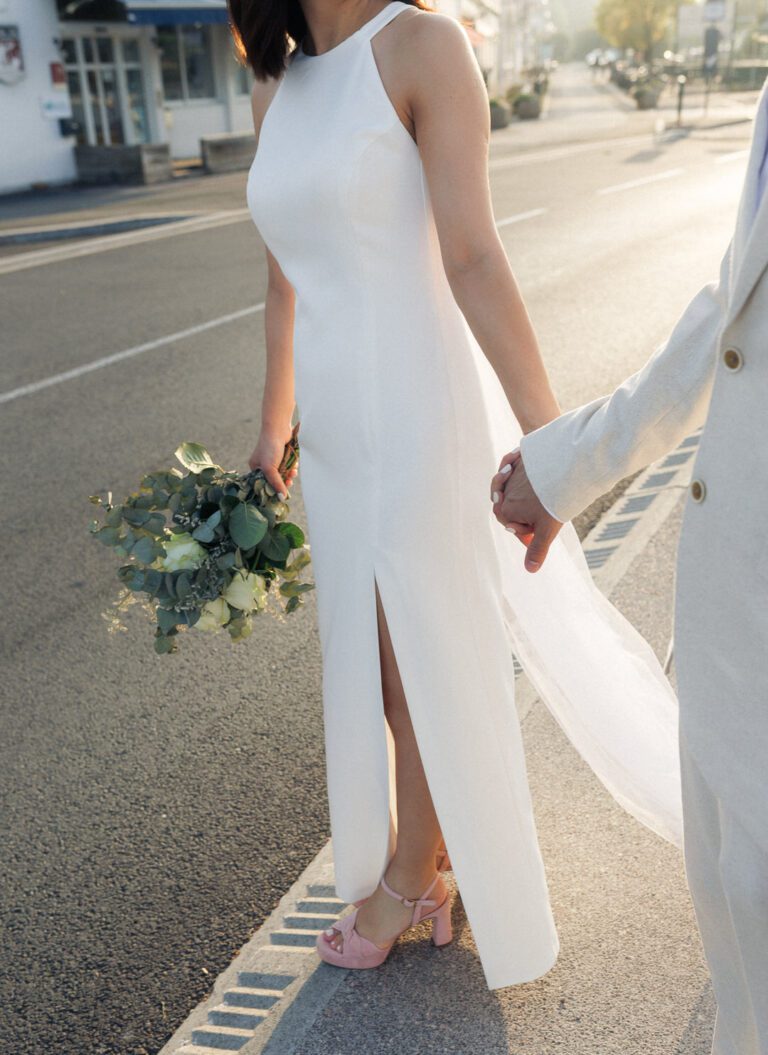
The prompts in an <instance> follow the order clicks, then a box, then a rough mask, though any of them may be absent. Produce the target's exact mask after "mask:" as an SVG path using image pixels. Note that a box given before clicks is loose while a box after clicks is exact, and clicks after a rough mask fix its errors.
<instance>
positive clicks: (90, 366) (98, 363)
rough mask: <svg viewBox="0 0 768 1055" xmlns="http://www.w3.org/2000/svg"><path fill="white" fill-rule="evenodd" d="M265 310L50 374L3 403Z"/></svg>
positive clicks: (5, 396)
mask: <svg viewBox="0 0 768 1055" xmlns="http://www.w3.org/2000/svg"><path fill="white" fill-rule="evenodd" d="M263 310H264V305H263V304H254V305H252V306H251V307H250V308H241V309H240V311H232V312H230V313H229V314H228V315H220V316H219V317H218V318H216V319H210V320H209V321H208V322H201V323H199V324H198V325H197V326H190V327H189V328H188V329H186V330H179V331H178V332H177V333H169V334H168V335H167V336H166V337H157V338H156V339H155V340H154V341H147V342H146V343H145V344H136V345H134V346H133V348H125V349H123V351H122V352H113V353H112V355H105V356H102V358H101V359H93V360H92V361H91V362H90V363H83V365H82V366H75V367H73V368H72V369H71V370H64V371H63V372H62V373H60V374H51V375H50V377H44V378H42V379H41V380H40V381H32V382H31V383H30V384H28V385H21V386H20V387H19V388H12V389H10V390H9V391H8V392H0V403H10V402H12V400H14V399H20V398H21V397H22V396H31V395H33V394H34V393H35V392H40V391H41V390H42V389H44V388H51V387H52V386H53V385H60V384H62V383H63V382H64V381H73V380H74V379H75V378H76V377H82V376H83V374H90V373H91V372H92V371H93V370H101V369H103V367H105V366H113V365H114V364H115V363H121V362H122V361H123V360H124V359H132V358H133V357H134V356H136V355H143V354H144V352H154V351H155V350H156V349H158V348H164V347H165V345H167V344H173V343H174V342H176V341H183V340H186V338H187V337H196V336H197V335H198V334H200V333H205V332H206V331H207V330H213V329H215V328H216V327H217V326H225V325H226V324H227V323H228V322H237V321H238V320H239V319H245V318H247V317H248V316H249V315H255V314H257V312H260V311H263Z"/></svg>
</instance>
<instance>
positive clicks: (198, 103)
mask: <svg viewBox="0 0 768 1055" xmlns="http://www.w3.org/2000/svg"><path fill="white" fill-rule="evenodd" d="M11 40H15V41H16V44H15V47H16V50H17V52H18V53H19V54H20V56H21V69H20V70H19V71H18V73H17V74H16V75H15V76H14V75H13V74H11V73H10V72H9V73H8V76H7V79H4V75H3V72H2V71H3V69H4V65H7V63H6V64H4V63H3V53H4V52H3V48H4V47H5V48H6V50H7V49H9V48H10V46H11V45H10V44H9V43H8V42H10V41H11ZM4 42H5V44H4ZM250 90H251V76H250V73H249V72H248V71H247V70H245V69H243V68H242V67H241V66H239V65H238V64H237V62H236V60H235V58H234V53H233V48H232V40H231V37H230V34H229V28H228V20H227V8H226V2H225V0H124V2H121V0H72V2H66V0H59V3H58V4H57V2H56V0H0V129H1V130H2V131H0V142H1V143H2V154H0V158H1V159H2V160H0V193H1V192H7V191H9V190H15V189H22V188H24V187H29V186H30V185H32V184H36V183H58V182H66V181H69V180H72V179H74V177H75V165H74V159H73V155H74V152H73V149H72V148H73V146H74V144H75V143H83V144H90V145H94V146H96V145H98V146H111V145H123V144H125V145H137V144H141V143H167V144H168V145H169V147H170V152H171V156H172V157H174V158H186V157H196V156H197V155H198V152H199V140H200V136H202V135H208V134H211V133H218V132H237V131H246V130H247V129H248V128H249V127H250V126H251V110H250V98H249V94H250Z"/></svg>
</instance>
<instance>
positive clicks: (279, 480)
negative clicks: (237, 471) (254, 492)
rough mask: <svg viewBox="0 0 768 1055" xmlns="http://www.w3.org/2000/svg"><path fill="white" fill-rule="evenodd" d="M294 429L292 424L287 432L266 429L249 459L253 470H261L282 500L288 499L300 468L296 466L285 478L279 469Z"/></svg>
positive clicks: (263, 430)
mask: <svg viewBox="0 0 768 1055" xmlns="http://www.w3.org/2000/svg"><path fill="white" fill-rule="evenodd" d="M291 433H292V429H291V426H290V424H289V425H288V426H287V428H286V429H285V430H282V429H279V430H278V429H264V428H262V430H261V433H260V435H259V441H258V443H257V444H256V446H255V447H254V449H253V454H252V455H251V456H250V458H249V459H248V464H249V465H250V467H251V468H252V469H261V471H262V472H263V473H264V476H265V477H266V479H267V483H269V484H271V486H272V487H274V489H275V491H276V492H277V494H278V495H279V496H280V498H286V497H287V496H288V491H289V489H290V487H291V486H292V484H293V482H294V480H295V479H296V474H297V472H298V467H297V466H295V465H294V467H293V468H292V469H290V470H289V472H288V473H287V474H286V476H285V478H283V477H282V476H281V475H280V473H279V471H278V468H279V466H280V462H281V461H282V460H283V455H284V454H285V445H286V443H288V441H289V440H290V438H291Z"/></svg>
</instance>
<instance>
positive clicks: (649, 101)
mask: <svg viewBox="0 0 768 1055" xmlns="http://www.w3.org/2000/svg"><path fill="white" fill-rule="evenodd" d="M658 101H659V96H658V94H657V93H656V92H654V91H651V90H649V89H648V88H638V90H637V91H636V92H635V102H636V103H637V108H638V110H653V109H655V107H656V104H657V103H658Z"/></svg>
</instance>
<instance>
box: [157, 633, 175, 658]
mask: <svg viewBox="0 0 768 1055" xmlns="http://www.w3.org/2000/svg"><path fill="white" fill-rule="evenodd" d="M175 650H176V642H175V641H174V640H173V638H170V637H166V635H165V634H158V636H157V637H156V638H155V652H157V653H158V654H159V655H161V656H163V655H167V654H168V653H169V652H175Z"/></svg>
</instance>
